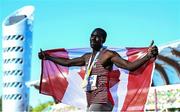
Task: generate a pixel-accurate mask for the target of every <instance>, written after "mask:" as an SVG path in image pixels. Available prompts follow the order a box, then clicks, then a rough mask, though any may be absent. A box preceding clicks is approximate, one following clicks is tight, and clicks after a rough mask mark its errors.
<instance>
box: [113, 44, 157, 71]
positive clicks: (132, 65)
mask: <svg viewBox="0 0 180 112" xmlns="http://www.w3.org/2000/svg"><path fill="white" fill-rule="evenodd" d="M157 55H158V48H157V47H156V46H153V47H151V46H150V47H149V49H148V53H147V55H145V56H144V57H143V58H141V59H138V60H136V61H134V62H129V61H127V60H125V59H123V58H121V57H120V55H119V54H118V53H116V52H113V56H112V58H111V61H112V62H113V63H114V64H115V65H116V66H118V67H120V68H124V69H127V70H129V71H134V70H136V69H137V68H139V67H140V66H142V65H143V64H144V63H146V62H147V61H148V60H149V59H151V58H155V57H156V56H157Z"/></svg>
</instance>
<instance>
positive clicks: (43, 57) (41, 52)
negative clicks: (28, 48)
mask: <svg viewBox="0 0 180 112" xmlns="http://www.w3.org/2000/svg"><path fill="white" fill-rule="evenodd" d="M38 57H39V59H43V60H46V58H47V54H46V53H45V52H43V51H42V49H40V52H39V53H38Z"/></svg>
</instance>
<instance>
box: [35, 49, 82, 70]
mask: <svg viewBox="0 0 180 112" xmlns="http://www.w3.org/2000/svg"><path fill="white" fill-rule="evenodd" d="M85 55H86V54H84V55H83V56H81V57H78V58H74V59H68V58H61V57H52V56H50V55H48V54H47V53H45V52H43V51H42V50H41V52H39V54H38V56H39V59H45V60H50V61H53V62H54V63H57V64H59V65H62V66H68V67H69V66H84V65H85Z"/></svg>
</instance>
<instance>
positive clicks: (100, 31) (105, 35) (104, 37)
mask: <svg viewBox="0 0 180 112" xmlns="http://www.w3.org/2000/svg"><path fill="white" fill-rule="evenodd" d="M95 31H98V32H99V33H100V34H101V36H102V37H103V43H104V42H105V41H106V37H107V33H106V31H105V30H104V29H102V28H96V29H94V31H93V32H95Z"/></svg>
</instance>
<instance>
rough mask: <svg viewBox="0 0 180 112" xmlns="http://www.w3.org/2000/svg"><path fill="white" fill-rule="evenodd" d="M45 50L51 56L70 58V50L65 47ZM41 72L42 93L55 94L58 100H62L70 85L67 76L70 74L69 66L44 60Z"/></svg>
mask: <svg viewBox="0 0 180 112" xmlns="http://www.w3.org/2000/svg"><path fill="white" fill-rule="evenodd" d="M45 52H46V53H47V54H49V55H51V56H55V57H64V58H68V52H67V51H66V50H65V49H55V50H48V51H45ZM41 73H42V74H41V82H40V93H42V94H46V95H50V96H53V97H54V99H56V100H57V101H61V99H62V98H63V96H64V93H65V91H66V89H67V86H68V81H67V80H66V76H65V75H67V74H68V67H63V66H60V65H58V64H55V63H53V62H51V61H48V60H43V61H42V72H41Z"/></svg>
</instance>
